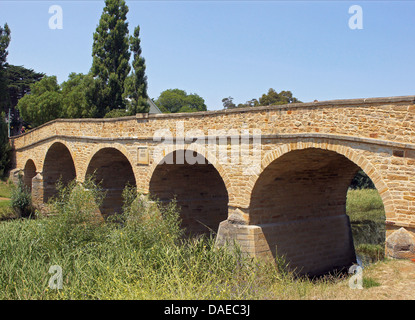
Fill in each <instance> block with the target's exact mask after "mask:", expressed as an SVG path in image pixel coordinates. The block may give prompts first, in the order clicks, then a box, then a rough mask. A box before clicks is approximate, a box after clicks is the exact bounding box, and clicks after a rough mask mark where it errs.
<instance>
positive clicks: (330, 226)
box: [249, 143, 388, 274]
mask: <svg viewBox="0 0 415 320" xmlns="http://www.w3.org/2000/svg"><path fill="white" fill-rule="evenodd" d="M262 168H263V169H262V172H261V174H260V175H259V176H258V177H257V179H256V181H255V184H254V186H253V188H252V192H251V197H250V207H249V215H250V224H253V225H258V226H261V228H262V232H263V235H264V237H265V239H266V241H267V243H268V246H269V249H270V251H271V253H272V254H273V256H276V255H277V254H278V255H279V256H281V255H282V256H285V258H286V259H287V261H288V262H289V263H290V266H291V268H292V269H296V270H297V271H298V272H299V273H306V274H320V273H325V272H328V271H332V270H333V269H339V268H342V267H347V266H350V265H351V264H352V263H354V262H355V261H356V256H355V252H354V246H353V238H352V235H351V226H350V221H349V218H348V216H347V215H346V198H347V190H348V188H349V186H350V183H351V181H352V179H353V177H354V176H355V174H356V173H357V172H358V170H359V169H363V170H364V171H365V172H366V173H367V174H368V176H369V177H370V178H372V181H373V182H374V184H375V186H376V187H377V188H378V190H379V188H382V187H383V186H384V182H383V181H382V179H381V177H380V175H379V174H378V173H377V171H376V170H375V168H373V166H371V165H370V164H369V162H368V161H367V160H366V159H364V157H362V156H357V155H356V153H355V152H351V151H350V150H349V149H348V148H347V147H345V146H338V145H337V146H336V145H331V144H320V145H315V144H314V145H309V144H308V145H307V144H303V143H296V144H290V145H284V146H281V147H280V148H278V149H277V150H274V151H272V152H270V153H269V154H268V155H266V156H265V158H264V160H263V162H262ZM381 190H382V191H383V192H382V193H380V195H381V197H382V195H383V197H384V198H385V199H386V201H387V199H388V195H387V192H388V191H386V190H385V188H383V189H381ZM382 200H384V199H383V198H382ZM384 201H385V200H384Z"/></svg>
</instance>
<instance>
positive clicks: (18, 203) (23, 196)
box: [10, 175, 34, 217]
mask: <svg viewBox="0 0 415 320" xmlns="http://www.w3.org/2000/svg"><path fill="white" fill-rule="evenodd" d="M10 200H11V201H10V204H11V207H12V208H13V209H14V211H15V212H16V214H17V215H18V216H19V217H29V216H30V215H32V214H33V212H34V209H33V207H32V196H31V193H30V189H29V188H28V187H27V186H26V185H25V184H24V182H23V177H22V176H21V175H19V177H18V181H17V185H16V186H15V187H13V188H12V191H11V198H10Z"/></svg>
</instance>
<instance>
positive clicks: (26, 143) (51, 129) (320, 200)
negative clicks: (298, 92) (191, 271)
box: [12, 96, 415, 272]
mask: <svg viewBox="0 0 415 320" xmlns="http://www.w3.org/2000/svg"><path fill="white" fill-rule="evenodd" d="M414 101H415V96H407V97H391V98H372V99H354V100H334V101H325V102H314V103H303V104H291V105H283V106H269V107H257V108H247V109H233V110H221V111H209V112H198V113H191V114H162V115H141V114H140V115H137V116H136V117H126V118H119V119H76V120H55V121H52V122H50V123H47V124H45V125H43V126H41V127H39V128H37V129H35V130H32V131H30V132H27V133H25V134H23V135H21V136H18V137H15V138H13V139H12V145H13V146H14V149H15V164H16V170H24V168H25V167H26V165H27V163H28V161H30V160H32V161H33V165H34V167H35V168H36V174H37V175H36V176H35V177H34V178H33V179H32V186H33V191H32V192H33V197H34V200H35V202H36V201H37V202H38V203H41V202H42V201H44V200H45V195H46V198H47V193H48V191H47V189H48V187H47V186H48V185H51V184H53V183H54V179H55V178H56V177H55V176H56V175H57V174H58V173H60V174H62V175H67V176H73V173H71V174H70V175H69V174H68V172H67V171H68V169H67V168H69V167H70V165H69V164H65V163H64V161H63V159H69V158H68V157H66V156H65V157H62V159H60V158H59V157H57V158H56V161H53V162H50V161H49V160H50V159H51V158H50V156H48V154H49V152H48V151H49V150H51V151H53V150H54V149H56V146H57V145H59V146H61V147H62V146H63V147H62V150H67V152H68V154H69V155H70V158H71V159H72V163H73V165H74V172H75V176H76V179H77V180H78V181H83V180H84V179H85V177H86V175H87V173H88V172H91V170H92V169H93V168H95V169H99V168H112V167H114V168H116V167H117V165H115V164H114V161H115V160H114V159H113V157H112V156H111V154H110V153H107V154H106V155H105V153H102V152H101V153H100V151H101V150H103V149H106V148H112V149H114V150H117V151H118V152H119V154H120V155H122V156H123V157H122V158H123V164H120V163H119V164H118V167H119V168H120V169H119V170H118V171H117V170H115V171H114V170H111V169H108V170H103V171H102V175H103V177H104V176H106V178H107V179H108V176H111V177H109V179H110V180H112V179H116V178H120V179H121V180H122V183H124V182H125V181H126V180H131V181H135V184H136V185H137V187H138V189H139V190H140V191H141V192H144V193H148V192H150V191H151V187H150V186H151V181H153V182H152V183H153V186H155V187H154V188H155V189H153V190H154V191H155V190H158V192H159V193H160V194H161V196H162V197H167V196H166V193H168V192H170V193H172V192H173V191H180V190H182V191H183V190H188V191H184V193H189V192H190V191H192V195H191V197H190V198H189V199H194V202H193V204H192V205H191V206H188V207H189V208H191V209H189V211H188V213H186V214H185V216H186V215H187V216H188V218H191V216H192V213H191V212H193V214H194V213H195V212H197V211H199V212H204V213H203V214H202V215H201V217H202V216H203V217H205V218H206V217H209V214H208V212H216V213H217V212H221V211H223V210H222V209H218V208H216V207H210V208H209V209H207V208H208V207H209V204H208V203H209V201H206V199H208V198H209V197H210V199H213V198H215V197H218V198H220V197H222V199H227V200H226V201H228V203H227V205H228V212H227V216H228V219H226V220H225V221H224V222H222V223H221V226H220V228H219V231H218V243H223V242H225V241H226V240H229V239H236V240H237V241H238V242H239V243H240V244H241V245H242V246H243V248H244V250H245V251H246V252H248V253H250V254H253V255H262V256H264V255H265V256H269V255H270V254H271V253H272V252H273V251H274V249H273V247H275V244H277V246H278V243H279V244H280V246H283V247H284V245H282V243H283V240H281V239H282V238H281V237H282V236H283V233H281V232H282V231H281V230H286V231H287V232H288V231H289V230H291V231H292V232H291V234H290V233H289V232H288V233H287V234H288V235H287V239H289V238H291V237H292V238H294V239H295V238H297V240H296V241H293V242H292V243H294V244H295V243H296V242H301V240H299V239H298V238H299V237H298V236H296V232H293V230H302V227H301V226H302V225H303V224H304V223H305V222H306V221H309V220H310V221H313V224H312V225H314V223H317V224H318V226H317V225H315V226H314V227H312V228H311V229H312V230H311V231H310V232H309V233H304V232H305V231H304V232H303V233H302V235H303V239H308V237H311V238H314V239H315V241H314V243H315V245H314V247H313V248H307V249H304V250H305V251H306V252H307V254H310V255H314V256H316V255H320V256H323V258H322V259H323V260H320V258H319V259H315V261H308V260H307V259H308V258H307V259H306V258H304V261H299V260H296V259H297V258H295V254H294V252H296V251H298V252H300V251H301V250H300V249H299V248H300V247H301V246H299V245H293V248H294V249H292V248H289V246H288V243H290V242H287V245H285V247H286V252H292V253H290V254H291V256H292V261H297V262H296V264H297V265H301V264H307V265H308V267H309V268H308V270H306V271H309V272H314V271H316V272H317V271H318V270H323V269H325V268H326V267H328V266H332V265H334V264H337V263H340V264H341V263H344V261H343V262H341V261H340V262H339V260H336V259H337V258H335V256H336V255H340V256H343V257H344V256H347V257H349V258H347V259H349V260H350V259H352V258H350V257H353V253H352V252H351V250H350V241H349V240H350V239H349V238H348V230H349V229H350V228H348V227H344V226H346V225H347V219H345V215H344V203H345V192H346V191H345V190H347V183H348V182H349V181H350V179H351V178H350V177H351V176H352V174H353V173H354V172H355V171H356V170H357V169H358V168H361V169H363V170H364V171H365V172H366V173H367V174H368V176H369V177H370V178H371V179H372V181H373V182H374V184H375V186H376V188H377V190H378V191H379V194H380V196H381V198H382V200H383V203H384V207H385V213H386V220H387V221H386V224H387V236H389V235H390V234H392V232H394V231H395V230H397V229H399V228H401V227H403V228H405V230H406V231H407V232H408V233H409V234H410V235H411V236H414V235H415V104H414ZM162 130H165V131H164V132H163V131H162ZM191 131H192V132H191ZM166 132H167V133H168V134H166ZM169 135H170V136H171V143H170V144H167V143H166V141H167V140H168V139H167V138H168V137H169ZM246 135H249V136H248V138H247V136H246ZM256 135H259V136H260V139H259V140H260V145H259V149H258V148H254V142H258V139H257V138H258V137H257V136H256ZM235 141H238V142H239V146H240V147H241V149H234V147H233V146H234V145H232V142H235ZM56 143H58V144H56ZM161 146H162V148H161ZM245 147H246V149H244V148H245ZM176 150H194V151H197V152H199V154H201V155H202V156H203V157H204V159H206V160H207V161H209V163H210V164H211V166H212V167H213V168H215V169H216V171H217V173H218V176H219V177H220V178H221V179H222V181H223V184H224V188H225V189H226V192H227V198H226V197H225V196H224V194H225V193H224V192H222V191H220V192H219V193H218V194H213V195H212V194H211V195H210V196H206V197H205V198H203V197H196V194H197V193H199V194H200V193H202V194H205V193H206V192H207V191H206V190H205V191H203V187H206V186H208V185H209V183H210V182H212V181H211V180H209V179H208V178H206V177H204V175H203V174H202V172H203V170H204V169H205V168H206V167H205V166H199V167H197V166H195V168H192V170H193V169H194V172H192V173H191V175H192V177H193V179H188V180H187V182H186V179H187V178H186V173H184V172H185V171H180V175H181V176H182V178H178V177H179V176H180V175H178V172H179V171H175V170H178V169H177V167H176V169H174V170H173V171H174V172H175V173H170V176H169V174H168V173H167V171H169V170H167V171H166V167H162V166H159V163H160V161H161V160H162V159H163V157H165V156H168V155H169V154H171V153H173V152H174V151H176ZM241 150H242V151H241ZM302 150H309V152H308V151H307V152H306V153H304V152H300V151H302ZM245 151H247V152H248V156H247V155H246V154H244V152H245ZM297 151H298V152H297ZM65 153H66V151H62V152H61V154H65ZM241 153H242V156H241ZM225 154H226V155H227V156H228V158H227V159H226V161H225V159H224V158H223V155H225ZM235 154H238V155H239V156H241V157H239V158H236V157H233V156H234V155H235ZM94 157H95V158H94ZM284 159H285V160H284ZM61 160H62V161H61ZM67 162H69V160H68V161H67ZM115 162H117V161H115ZM118 162H119V161H118ZM48 163H51V164H48ZM33 165H32V163H31V164H30V167H27V170H26V172H31V173H30V174H29V175H30V176H33V175H34V173H33ZM320 165H321V166H320ZM172 166H173V167H174V165H172ZM123 167H129V170H130V171H128V170H121V168H123ZM29 168H31V169H30V170H29ZM52 168H54V169H52ZM202 168H204V169H202ZM188 169H189V170H190V167H189V168H188ZM199 169H200V171H199ZM53 170H55V171H56V172H55V173H53ZM170 171H171V170H170ZM127 172H128V173H127ZM163 172H164V173H163ZM189 172H190V171H189ZM161 173H163V174H164V176H165V177H166V179H167V180H162V178H160V177H161V176H160V174H161ZM125 175H133V177H125ZM30 176H29V178H28V177H26V180H27V183H30V182H28V180H30ZM195 177H198V178H197V179H196V178H195ZM152 179H153V180H152ZM157 179H158V180H157ZM175 179H180V181H176V182H174V180H175ZM278 179H279V180H278ZM157 181H159V182H158V186H157V183H156V182H157ZM163 181H164V182H165V185H166V186H168V187H167V188H165V189H162V190H160V186H162V183H164V182H163ZM172 181H173V182H172ZM122 183H121V184H122ZM175 183H176V184H175ZM180 184H182V185H180ZM218 185H219V184H218ZM268 187H269V190H268V189H267V188H268ZM42 188H43V189H42ZM111 188H113V187H111V186H109V187H108V189H111ZM114 188H115V187H114ZM117 188H118V187H117ZM169 188H170V189H169ZM218 188H219V187H218ZM218 188H215V190H216V189H217V190H219V189H218ZM208 189H209V188H208ZM172 190H173V191H172ZM261 190H262V191H261ZM266 190H268V191H269V192H265V191H266ZM271 190H272V192H271ZM179 193H180V192H179ZM196 198H197V199H199V200H200V201H201V202H200V203H199V204H197V205H195V204H196ZM183 199H185V198H183ZM201 199H202V200H201ZM199 200H198V201H199ZM183 201H184V200H183ZM183 203H184V202H183ZM282 204H283V205H282ZM213 216H217V217H218V216H220V215H219V214H213V213H212V221H214V224H217V221H218V219H219V218H213ZM281 217H285V218H281ZM331 217H335V218H331ZM346 218H347V217H346ZM281 219H282V220H281ZM319 219H320V220H319ZM328 221H331V223H333V225H332V226H330V225H327V223H329V222H328ZM323 225H326V226H327V227H326V228H324V227H322V226H323ZM337 226H343V227H341V228H343V229H341V228H340V229H341V231H339V233H336V232H335V231H334V230H337V229H336V228H337ZM296 228H298V229H296ZM276 230H279V231H278V232H277V231H276ZM304 230H305V229H304ZM316 230H321V232H320V231H319V232H316ZM322 230H326V231H324V232H322ZM327 230H329V231H327ZM330 230H331V231H330ZM330 232H331V233H330ZM318 235H320V236H318ZM317 237H319V238H317ZM337 238H338V239H339V240H338V241H337V242H333V244H332V246H331V248H328V249H327V250H328V251H327V250H326V251H324V250H319V248H322V247H323V246H324V245H323V243H325V242H326V241H327V239H337ZM341 239H342V240H341ZM304 241H305V240H304ZM307 243H308V242H307ZM328 246H330V245H328ZM338 248H343V249H338ZM313 250H314V251H313ZM330 250H331V251H330ZM318 252H319V253H318ZM339 252H340V253H339ZM274 254H275V253H274ZM303 256H304V257H305V256H306V254H304V255H303ZM324 256H325V257H326V258H325V259H324ZM317 260H318V261H317ZM336 261H337V262H336Z"/></svg>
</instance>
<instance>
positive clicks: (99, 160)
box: [84, 146, 136, 217]
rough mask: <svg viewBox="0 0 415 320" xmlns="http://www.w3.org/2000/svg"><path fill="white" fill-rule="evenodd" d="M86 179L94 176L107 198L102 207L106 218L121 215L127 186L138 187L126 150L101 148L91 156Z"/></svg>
mask: <svg viewBox="0 0 415 320" xmlns="http://www.w3.org/2000/svg"><path fill="white" fill-rule="evenodd" d="M87 165H88V166H87V168H86V172H85V177H84V179H87V178H88V177H90V176H92V177H93V179H94V180H95V181H96V182H97V183H99V184H100V187H101V188H102V190H103V191H105V192H106V196H105V198H104V200H103V203H102V205H101V207H100V211H101V214H102V215H103V216H104V217H107V216H109V215H112V214H115V213H121V211H122V205H123V199H122V192H123V190H124V189H125V187H126V186H127V185H129V186H136V178H135V174H134V169H133V165H132V163H131V161H130V160H129V157H128V153H127V152H126V150H125V149H124V148H117V147H113V146H111V147H101V148H99V149H98V150H97V151H96V152H94V153H92V154H91V157H90V158H89V161H88V162H87Z"/></svg>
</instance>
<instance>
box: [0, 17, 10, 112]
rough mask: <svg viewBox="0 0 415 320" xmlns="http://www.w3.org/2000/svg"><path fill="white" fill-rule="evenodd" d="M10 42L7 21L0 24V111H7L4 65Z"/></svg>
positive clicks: (5, 64)
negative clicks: (2, 25) (2, 24)
mask: <svg viewBox="0 0 415 320" xmlns="http://www.w3.org/2000/svg"><path fill="white" fill-rule="evenodd" d="M9 43H10V28H9V26H8V25H7V23H6V24H5V25H4V27H1V26H0V112H1V111H7V110H8V108H6V107H7V104H8V103H7V102H8V95H7V77H6V66H7V61H6V59H7V54H8V51H7V47H8V46H9Z"/></svg>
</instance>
